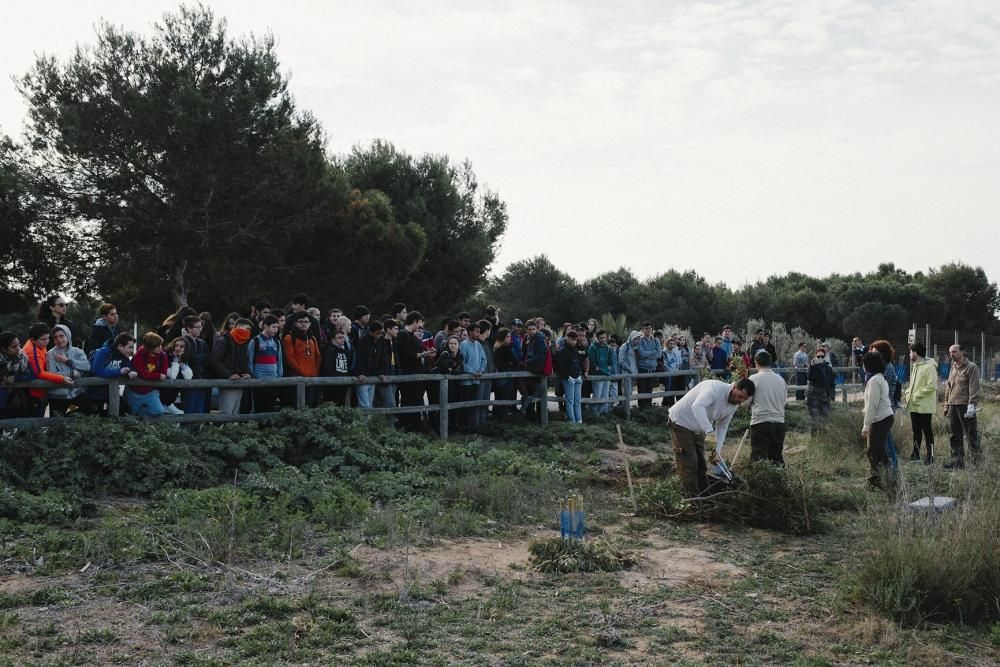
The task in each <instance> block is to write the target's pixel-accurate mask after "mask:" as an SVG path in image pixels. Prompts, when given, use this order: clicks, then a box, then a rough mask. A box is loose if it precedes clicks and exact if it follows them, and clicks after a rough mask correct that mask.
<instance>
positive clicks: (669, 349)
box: [663, 336, 687, 407]
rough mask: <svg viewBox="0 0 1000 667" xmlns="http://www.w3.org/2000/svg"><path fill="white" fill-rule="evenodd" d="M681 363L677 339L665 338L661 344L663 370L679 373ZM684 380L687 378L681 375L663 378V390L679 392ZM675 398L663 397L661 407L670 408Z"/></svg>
mask: <svg viewBox="0 0 1000 667" xmlns="http://www.w3.org/2000/svg"><path fill="white" fill-rule="evenodd" d="M681 361H682V357H681V351H680V349H679V348H678V347H677V339H676V338H674V337H673V336H669V337H667V338H666V339H665V341H664V344H663V370H665V371H671V372H675V371H679V370H681ZM686 380H687V378H686V377H685V376H683V375H680V376H676V377H667V378H664V382H663V388H664V389H666V390H667V391H681V390H683V389H684V382H685V381H686ZM677 398H678V397H677V396H665V397H664V398H663V406H664V407H670V406H671V405H673V404H674V403H676V402H677Z"/></svg>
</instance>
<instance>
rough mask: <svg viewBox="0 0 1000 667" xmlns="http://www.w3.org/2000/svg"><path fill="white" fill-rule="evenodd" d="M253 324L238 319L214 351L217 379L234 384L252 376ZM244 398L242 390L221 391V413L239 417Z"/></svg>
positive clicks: (213, 366)
mask: <svg viewBox="0 0 1000 667" xmlns="http://www.w3.org/2000/svg"><path fill="white" fill-rule="evenodd" d="M252 328H253V323H252V322H251V321H250V320H248V319H246V318H243V317H240V318H237V319H236V321H235V322H234V323H233V327H232V328H231V329H230V330H229V332H228V333H227V334H226V335H225V336H223V337H222V339H221V340H220V341H219V343H218V345H216V346H215V349H214V350H212V371H213V373H214V375H215V377H217V378H229V379H230V380H231V381H232V382H238V381H239V380H244V379H247V378H249V377H251V376H250V355H249V352H248V347H249V345H250V337H251V336H252V335H253V334H252V331H251V330H252ZM242 398H243V389H242V388H233V389H226V388H220V389H219V413H220V414H224V415H238V414H239V413H240V402H241V400H242Z"/></svg>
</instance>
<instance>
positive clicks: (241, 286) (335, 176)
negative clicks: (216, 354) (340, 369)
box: [0, 6, 507, 320]
mask: <svg viewBox="0 0 1000 667" xmlns="http://www.w3.org/2000/svg"><path fill="white" fill-rule="evenodd" d="M18 86H19V90H20V92H21V93H22V95H23V97H24V99H25V100H26V102H27V105H28V117H27V123H26V129H25V136H24V141H23V143H22V144H21V145H18V144H16V143H15V142H14V141H12V140H11V139H10V138H7V137H3V138H0V219H2V220H3V225H2V229H0V255H2V259H0V265H2V268H3V270H2V272H0V311H4V310H13V309H16V308H18V307H20V306H21V305H22V304H23V303H24V302H25V301H30V300H33V299H35V298H37V297H39V296H40V295H43V294H47V293H52V292H55V291H61V292H65V293H71V294H75V295H102V296H104V297H106V298H110V299H111V300H113V301H114V302H115V303H118V304H120V305H121V306H122V307H123V309H125V310H128V311H130V312H133V313H136V314H138V315H139V316H140V317H141V318H147V319H150V320H153V319H156V318H159V317H162V315H163V313H164V312H166V311H170V310H173V309H174V308H176V307H177V306H179V305H186V304H188V303H189V302H190V303H192V304H196V305H197V306H198V307H199V308H206V309H210V310H213V311H215V310H217V311H219V312H222V311H226V310H230V309H231V308H232V307H233V306H234V305H239V306H245V305H246V304H247V303H249V301H250V300H251V299H252V298H254V297H257V296H260V295H274V296H275V297H276V296H277V295H288V294H292V293H294V292H296V291H300V290H302V289H306V290H307V291H308V292H309V293H310V295H311V296H313V298H315V299H316V300H317V301H319V302H320V303H325V304H333V303H341V304H348V303H357V302H363V303H371V304H379V303H385V302H392V301H393V300H394V299H404V298H405V299H406V300H408V301H413V302H416V303H420V304H421V306H422V307H424V308H425V309H427V310H429V311H432V312H434V311H438V310H440V311H445V310H447V309H449V308H451V307H452V306H453V305H454V304H455V303H457V302H459V301H461V300H463V299H465V298H467V297H468V296H469V294H470V291H469V290H470V288H471V289H475V287H477V286H480V285H482V284H483V282H484V280H485V277H486V271H487V268H488V267H489V265H490V264H491V263H492V261H493V258H494V256H495V253H496V250H497V248H498V245H499V242H500V238H501V236H502V235H503V232H504V231H505V229H506V225H507V212H506V208H505V205H504V203H503V202H502V201H501V200H500V199H499V197H498V196H497V195H496V194H495V193H492V192H488V191H484V190H483V188H481V187H480V186H479V184H478V182H477V180H476V176H475V174H474V173H473V170H472V167H471V166H470V165H469V163H468V162H465V163H461V164H455V163H453V162H452V161H450V160H449V159H448V158H447V157H444V156H437V155H426V156H423V157H413V156H410V155H408V154H407V153H405V152H404V151H401V150H399V149H397V148H395V147H394V146H393V145H392V144H389V143H385V142H376V143H374V144H372V145H370V146H366V147H358V148H355V149H354V150H353V151H352V152H351V153H350V154H349V155H347V156H346V157H339V158H337V157H331V156H329V155H328V153H327V150H326V141H325V136H324V132H323V129H322V127H321V126H320V125H319V123H318V122H317V121H316V119H315V118H313V117H312V116H311V115H310V114H308V113H306V112H302V111H300V110H299V109H297V108H296V106H295V102H294V99H293V97H292V95H291V93H290V92H289V89H288V78H287V76H285V75H283V74H282V73H281V71H280V69H279V62H278V58H277V55H276V53H275V45H274V40H273V38H272V37H270V36H268V37H265V38H260V39H258V38H254V37H245V38H236V39H233V38H230V37H229V36H228V35H227V33H226V23H225V21H217V20H216V19H215V17H214V16H213V14H212V12H211V11H210V10H208V9H206V8H204V7H201V6H198V7H194V8H188V7H182V8H181V9H180V10H179V12H178V13H176V14H169V15H167V16H165V17H164V19H163V21H162V22H161V23H159V24H157V25H156V26H155V29H154V31H153V33H152V35H151V36H149V37H144V36H142V35H139V34H136V33H131V32H126V31H123V30H122V29H119V28H115V27H114V26H112V25H110V24H107V23H104V24H102V25H101V26H100V27H99V29H98V31H97V42H96V44H94V45H92V46H90V47H86V48H78V49H77V50H76V52H75V54H74V55H73V56H72V57H71V58H69V59H68V60H67V61H66V62H59V61H57V60H56V59H55V58H54V57H40V58H38V59H37V61H36V63H35V65H34V66H33V67H32V68H31V70H30V71H29V72H28V73H27V74H26V75H25V76H24V77H22V78H21V79H20V80H19V81H18ZM385 276H391V280H388V279H385Z"/></svg>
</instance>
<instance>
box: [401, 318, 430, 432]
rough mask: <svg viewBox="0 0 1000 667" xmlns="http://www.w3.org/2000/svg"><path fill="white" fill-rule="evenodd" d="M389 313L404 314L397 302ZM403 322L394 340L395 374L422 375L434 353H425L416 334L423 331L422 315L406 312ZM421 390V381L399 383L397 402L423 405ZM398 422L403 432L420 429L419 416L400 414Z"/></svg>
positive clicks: (422, 386)
mask: <svg viewBox="0 0 1000 667" xmlns="http://www.w3.org/2000/svg"><path fill="white" fill-rule="evenodd" d="M400 307H401V309H400ZM393 310H396V311H397V312H405V311H406V305H405V304H401V303H397V304H396V305H395V306H393ZM404 322H405V325H404V327H403V330H402V331H400V332H399V335H398V336H397V339H396V351H397V353H398V355H399V373H400V375H419V374H420V373H423V372H425V369H426V365H427V364H428V363H431V364H433V363H434V358H435V357H436V356H437V352H436V351H435V350H434V349H433V348H431V349H430V350H425V349H424V347H423V344H422V341H421V336H420V332H421V331H422V330H423V328H424V316H423V315H421V314H420V312H419V311H416V310H413V311H410V312H407V313H406V318H405V319H404ZM425 391H426V383H424V382H401V383H400V384H399V394H400V398H401V401H400V402H401V404H402V405H405V406H417V405H423V404H424V393H425ZM399 421H400V423H401V424H402V425H403V427H404V428H406V429H407V430H416V429H418V428H419V427H420V413H411V414H405V415H400V419H399Z"/></svg>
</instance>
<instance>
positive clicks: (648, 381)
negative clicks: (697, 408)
mask: <svg viewBox="0 0 1000 667" xmlns="http://www.w3.org/2000/svg"><path fill="white" fill-rule="evenodd" d="M652 372H653V371H644V370H641V369H640V370H639V377H638V378H636V381H635V382H636V385H638V387H639V393H640V394H649V393H651V392H652V391H653V389H655V388H656V383H657V379H656V378H651V377H643V375H644V374H646V373H652ZM638 404H639V407H640V408H648V407H652V405H653V399H651V398H640V399H639V401H638ZM702 449H703V450H704V447H702ZM702 453H704V452H702Z"/></svg>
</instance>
